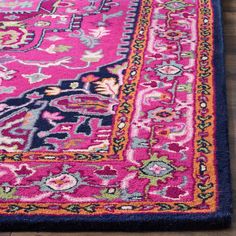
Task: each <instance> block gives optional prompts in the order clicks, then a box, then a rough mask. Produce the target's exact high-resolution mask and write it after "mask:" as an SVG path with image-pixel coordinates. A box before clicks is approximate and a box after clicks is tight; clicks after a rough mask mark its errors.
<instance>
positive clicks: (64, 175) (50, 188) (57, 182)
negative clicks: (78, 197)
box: [34, 165, 86, 193]
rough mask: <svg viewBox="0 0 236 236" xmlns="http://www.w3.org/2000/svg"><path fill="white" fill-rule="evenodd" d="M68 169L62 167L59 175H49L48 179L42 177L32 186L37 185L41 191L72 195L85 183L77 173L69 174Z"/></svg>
mask: <svg viewBox="0 0 236 236" xmlns="http://www.w3.org/2000/svg"><path fill="white" fill-rule="evenodd" d="M70 167H71V166H69V165H64V166H63V171H62V172H61V173H59V174H56V175H53V174H52V173H51V174H50V175H49V176H48V177H43V178H42V180H41V181H37V182H34V184H37V185H39V186H40V189H41V191H46V192H54V193H58V192H69V193H73V192H74V190H75V189H76V188H77V187H78V186H81V185H84V184H86V183H85V182H84V181H83V179H82V178H81V176H80V173H79V172H76V173H70V172H69V171H68V170H67V169H69V168H70Z"/></svg>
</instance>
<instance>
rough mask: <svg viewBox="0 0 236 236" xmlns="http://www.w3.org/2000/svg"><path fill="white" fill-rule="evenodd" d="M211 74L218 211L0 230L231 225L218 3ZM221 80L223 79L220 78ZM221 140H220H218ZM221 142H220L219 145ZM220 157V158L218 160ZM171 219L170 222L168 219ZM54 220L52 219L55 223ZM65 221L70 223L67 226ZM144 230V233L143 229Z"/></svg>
mask: <svg viewBox="0 0 236 236" xmlns="http://www.w3.org/2000/svg"><path fill="white" fill-rule="evenodd" d="M213 6H214V13H215V14H214V19H215V25H214V27H215V35H214V38H215V53H214V64H215V75H216V77H215V78H216V85H217V86H216V88H217V89H216V94H217V99H216V100H217V101H216V102H217V114H218V116H217V148H218V150H217V152H216V153H217V162H218V168H217V170H218V180H219V193H220V196H219V209H218V210H217V212H215V213H212V214H194V215H189V214H172V215H145V216H144V215H142V214H140V215H127V216H126V217H127V218H128V219H127V218H126V220H125V221H124V219H123V218H124V217H123V216H114V215H106V216H103V217H93V218H92V219H91V218H89V217H83V216H79V217H77V216H76V217H71V218H70V217H67V220H65V219H64V217H60V216H59V217H56V218H54V220H52V219H51V217H50V216H40V215H39V216H31V217H28V216H19V215H18V216H9V217H8V216H1V215H0V217H1V218H0V231H2V232H3V231H33V230H37V231H98V230H99V231H164V230H165V231H172V230H190V229H191V230H199V228H201V229H221V228H226V227H229V226H230V225H231V220H232V190H231V176H230V171H229V170H230V157H229V143H228V128H227V127H228V116H227V101H226V80H225V72H224V68H225V67H224V57H223V55H224V43H223V21H222V4H221V0H214V1H213ZM222 78H223V79H222ZM222 137H223V138H222ZM222 140H223V142H222ZM220 156H221V157H220ZM170 216H171V219H170ZM55 219H56V220H55ZM68 221H69V222H70V223H68ZM45 222H47V225H45ZM144 228H145V230H144Z"/></svg>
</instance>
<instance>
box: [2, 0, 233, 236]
mask: <svg viewBox="0 0 236 236" xmlns="http://www.w3.org/2000/svg"><path fill="white" fill-rule="evenodd" d="M213 1H214V0H213ZM222 2H223V10H224V24H225V47H226V73H227V77H226V79H227V86H228V109H229V119H230V120H229V131H230V146H231V160H232V161H231V166H232V168H231V169H232V176H233V185H234V186H233V189H234V192H235V194H234V205H235V206H236V159H235V158H236V139H235V137H236V0H222ZM235 208H236V207H235ZM233 222H234V223H233V225H232V228H231V229H228V230H223V231H214V232H209V231H207V232H200V231H199V232H173V233H170V232H167V233H158V232H157V233H129V234H128V233H112V235H113V236H125V235H135V236H142V235H143V236H144V235H145V236H187V235H191V236H236V217H234V220H233ZM0 231H1V229H0ZM110 234H111V233H40V232H39V233H36V232H31V233H24V232H22V233H14V232H13V233H0V236H10V235H11V236H53V235H55V236H56V235H57V236H106V235H107V236H108V235H110Z"/></svg>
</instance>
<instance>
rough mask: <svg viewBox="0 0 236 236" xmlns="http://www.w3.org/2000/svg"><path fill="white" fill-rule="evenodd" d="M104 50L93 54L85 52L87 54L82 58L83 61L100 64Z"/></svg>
mask: <svg viewBox="0 0 236 236" xmlns="http://www.w3.org/2000/svg"><path fill="white" fill-rule="evenodd" d="M103 56H104V55H103V54H102V50H99V51H96V52H91V51H88V50H85V54H84V55H83V56H82V58H81V60H82V61H85V62H89V63H91V62H98V61H100V60H101V59H102V58H103Z"/></svg>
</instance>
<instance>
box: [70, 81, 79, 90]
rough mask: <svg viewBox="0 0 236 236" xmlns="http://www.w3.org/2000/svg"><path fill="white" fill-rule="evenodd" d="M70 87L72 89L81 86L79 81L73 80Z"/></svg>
mask: <svg viewBox="0 0 236 236" xmlns="http://www.w3.org/2000/svg"><path fill="white" fill-rule="evenodd" d="M70 87H71V88H72V89H76V88H78V87H79V83H78V82H72V83H71V84H70Z"/></svg>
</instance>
